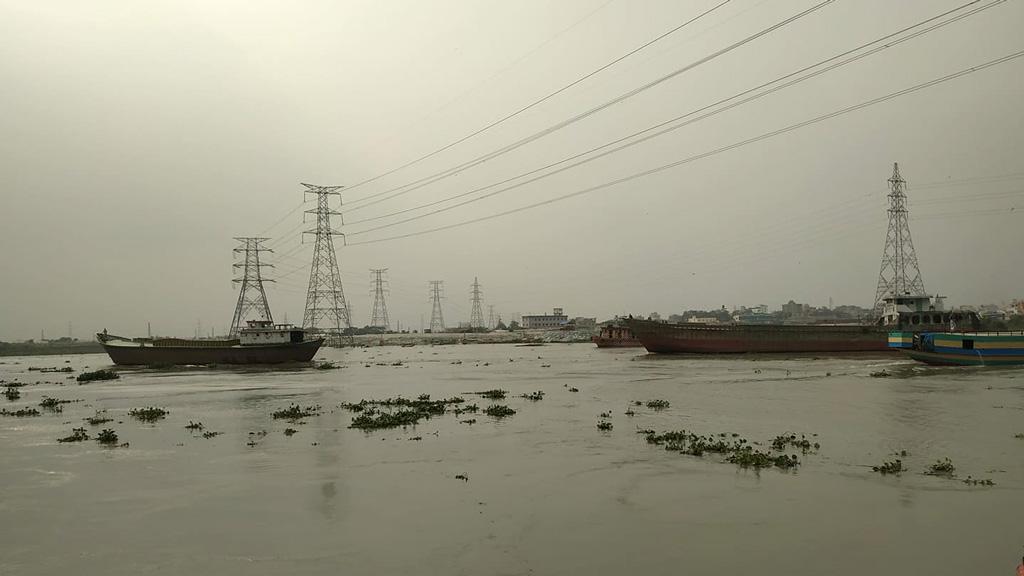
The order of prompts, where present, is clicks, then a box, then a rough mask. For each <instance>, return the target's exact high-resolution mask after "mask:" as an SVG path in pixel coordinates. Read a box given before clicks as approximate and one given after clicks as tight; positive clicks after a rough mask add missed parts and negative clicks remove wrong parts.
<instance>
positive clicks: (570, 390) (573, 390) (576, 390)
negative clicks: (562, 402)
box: [569, 388, 580, 392]
mask: <svg viewBox="0 0 1024 576" xmlns="http://www.w3.org/2000/svg"><path fill="white" fill-rule="evenodd" d="M579 391H580V389H579V388H569V392H579Z"/></svg>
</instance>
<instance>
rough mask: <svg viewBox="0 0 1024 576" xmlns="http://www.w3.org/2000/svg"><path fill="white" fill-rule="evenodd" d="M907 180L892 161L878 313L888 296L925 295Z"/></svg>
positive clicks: (879, 278)
mask: <svg viewBox="0 0 1024 576" xmlns="http://www.w3.org/2000/svg"><path fill="white" fill-rule="evenodd" d="M906 184H907V182H906V180H904V179H903V177H902V176H900V166H899V164H896V163H894V164H893V165H892V176H890V177H889V210H888V212H889V231H888V232H887V233H886V235H885V249H884V250H883V252H882V267H881V270H880V271H879V272H878V288H876V289H875V305H874V310H875V314H881V312H882V306H883V304H884V302H883V300H884V299H885V298H886V297H888V296H902V295H915V296H920V295H924V294H925V291H924V281H922V280H921V270H920V268H918V265H917V254H916V253H915V252H914V242H913V241H912V240H911V239H910V223H909V222H908V221H907V195H906V193H905V192H904V188H905V187H906Z"/></svg>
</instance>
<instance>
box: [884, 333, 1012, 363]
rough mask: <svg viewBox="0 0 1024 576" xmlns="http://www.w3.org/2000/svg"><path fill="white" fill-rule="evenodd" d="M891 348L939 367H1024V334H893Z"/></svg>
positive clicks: (890, 336)
mask: <svg viewBox="0 0 1024 576" xmlns="http://www.w3.org/2000/svg"><path fill="white" fill-rule="evenodd" d="M889 346H890V347H891V348H893V349H897V350H901V351H902V352H903V353H904V354H906V355H907V356H909V357H911V358H913V359H914V360H917V361H918V362H924V363H925V364H933V365H937V366H1019V365H1024V332H924V333H921V334H912V333H907V332H892V333H890V334H889Z"/></svg>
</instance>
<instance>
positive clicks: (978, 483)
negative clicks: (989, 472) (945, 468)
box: [961, 475, 996, 486]
mask: <svg viewBox="0 0 1024 576" xmlns="http://www.w3.org/2000/svg"><path fill="white" fill-rule="evenodd" d="M961 482H963V483H964V484H967V485H968V486H995V485H996V483H995V482H993V481H992V479H991V478H984V479H981V478H979V479H977V480H975V479H974V478H971V477H970V475H968V476H967V478H964V479H963V480H961Z"/></svg>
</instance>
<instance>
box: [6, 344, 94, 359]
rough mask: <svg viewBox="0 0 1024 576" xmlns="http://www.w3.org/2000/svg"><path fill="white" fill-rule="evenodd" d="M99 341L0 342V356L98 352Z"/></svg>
mask: <svg viewBox="0 0 1024 576" xmlns="http://www.w3.org/2000/svg"><path fill="white" fill-rule="evenodd" d="M101 352H103V347H102V346H100V343H99V342H53V343H50V342H47V343H36V342H31V343H30V342H0V357H6V356H58V355H61V354H99V353H101Z"/></svg>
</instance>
